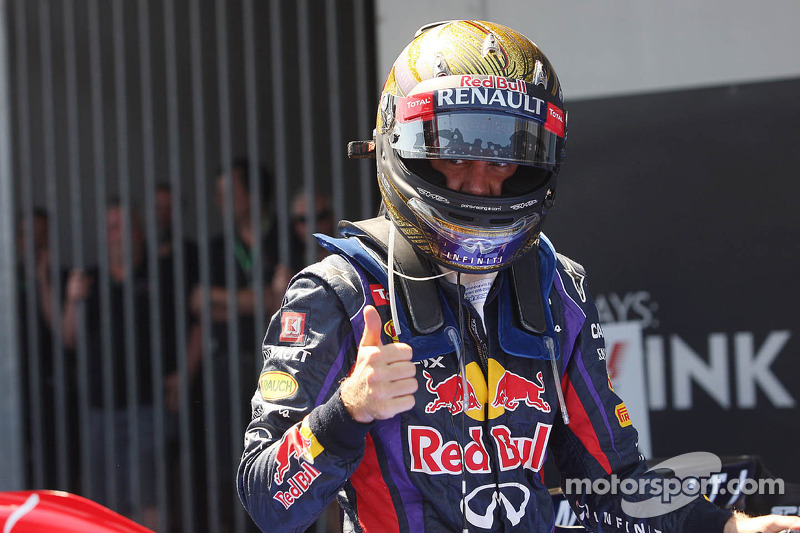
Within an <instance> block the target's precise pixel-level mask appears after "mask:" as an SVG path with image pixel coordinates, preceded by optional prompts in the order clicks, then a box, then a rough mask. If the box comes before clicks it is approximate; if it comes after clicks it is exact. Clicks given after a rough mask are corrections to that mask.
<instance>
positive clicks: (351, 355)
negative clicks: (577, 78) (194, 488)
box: [238, 232, 730, 533]
mask: <svg viewBox="0 0 800 533" xmlns="http://www.w3.org/2000/svg"><path fill="white" fill-rule="evenodd" d="M349 237H350V238H345V239H331V238H321V237H318V238H319V239H320V240H321V244H322V245H323V246H325V247H326V248H328V249H329V250H331V251H333V252H335V253H334V254H333V255H331V256H329V257H327V258H326V259H325V260H323V261H321V262H320V263H317V264H315V265H312V266H310V267H308V268H306V269H305V270H304V271H302V272H301V273H300V274H298V275H297V276H296V277H295V278H294V279H293V280H292V282H291V284H290V286H289V288H288V290H287V292H286V296H285V298H284V302H283V305H282V307H281V309H280V310H279V312H278V313H276V315H275V316H274V317H273V319H272V321H271V323H270V325H269V328H268V329H267V333H266V337H265V339H264V344H263V355H264V366H263V370H262V373H261V375H260V377H259V387H258V390H257V391H256V393H255V395H254V396H253V399H252V409H253V413H252V416H253V419H252V422H251V423H250V425H249V426H248V428H247V432H246V434H245V449H244V454H243V456H242V460H241V463H240V466H239V471H238V489H239V495H240V498H241V500H242V502H243V503H244V506H245V507H246V509H247V511H248V512H249V513H250V516H251V517H252V518H253V520H254V521H255V522H256V523H257V524H258V525H259V527H261V528H262V529H263V530H264V531H304V530H305V528H307V527H308V526H309V525H310V524H312V523H313V521H314V520H315V519H316V518H317V516H318V515H319V514H320V513H321V512H322V511H323V510H324V509H325V508H326V507H327V505H328V504H329V503H330V502H331V501H332V500H333V498H338V501H339V504H340V505H341V507H342V509H343V511H344V530H345V531H367V532H381V533H383V532H394V531H398V532H399V531H403V532H412V533H417V532H439V531H461V530H464V529H468V530H469V531H512V530H513V531H524V532H548V533H549V532H552V531H553V528H554V512H553V505H552V498H551V495H550V493H549V492H548V490H547V488H546V486H545V485H544V482H543V479H542V475H541V473H540V469H541V468H542V465H543V463H544V461H545V458H546V454H547V452H548V451H551V452H552V453H553V457H554V459H555V462H556V465H557V466H558V468H559V470H560V472H561V474H562V479H567V478H579V479H588V480H596V479H600V478H606V479H608V478H610V477H611V476H612V474H613V475H615V476H617V477H618V478H629V477H632V478H635V479H639V478H642V477H646V476H652V475H654V474H650V473H647V472H646V470H647V465H646V464H645V462H644V459H643V458H642V457H641V456H640V455H639V453H638V450H637V433H636V430H635V429H634V428H633V427H632V425H631V422H630V419H629V417H628V416H627V410H626V409H625V405H624V403H623V402H622V400H621V399H620V398H619V397H618V396H617V395H616V394H615V393H614V391H613V389H612V388H611V382H610V380H609V378H608V374H607V371H606V366H605V360H604V358H603V357H601V354H602V350H603V348H604V341H603V338H602V329H601V328H600V325H599V320H598V316H597V310H596V308H595V305H594V303H593V300H592V298H591V295H590V293H589V291H588V288H587V286H586V281H585V274H584V273H583V269H582V267H581V266H580V265H578V264H577V263H574V262H572V261H570V260H569V259H566V258H564V257H562V256H557V255H556V254H555V252H554V250H553V248H552V245H551V244H550V243H549V241H547V239H546V238H545V237H544V236H542V238H541V239H540V240H541V242H540V246H539V247H538V271H539V272H538V275H539V276H538V277H539V280H538V283H539V284H538V285H537V289H538V288H541V290H540V291H539V297H540V299H541V300H542V302H543V305H542V306H541V307H542V308H543V309H544V317H545V322H546V324H545V325H544V326H545V327H543V330H544V331H543V333H541V334H534V333H531V332H530V331H528V330H527V329H525V328H523V327H522V325H521V324H520V320H519V317H518V314H517V313H516V311H515V307H514V303H513V302H514V301H515V295H514V291H515V287H514V286H513V285H514V281H513V276H512V275H510V274H509V272H508V270H503V271H500V272H499V273H498V275H497V277H496V278H495V280H494V282H493V285H492V288H491V290H490V291H489V294H488V295H487V298H486V302H485V305H484V320H481V319H480V317H479V315H478V314H477V312H476V311H475V309H474V308H473V307H472V306H471V305H470V303H469V302H468V301H467V300H466V299H465V298H464V294H463V288H462V290H461V291H459V290H458V289H457V286H456V285H455V284H450V283H447V282H443V281H437V282H434V283H435V286H436V287H437V292H438V298H439V302H430V305H440V306H441V308H442V312H443V317H444V322H445V325H444V326H443V327H440V328H439V329H438V330H437V331H433V332H429V333H426V334H419V333H418V332H416V331H414V328H412V327H411V326H410V322H411V321H410V318H411V315H412V314H413V310H412V309H409V308H408V301H407V300H406V299H404V298H403V295H402V294H400V292H399V291H398V293H397V294H398V296H397V297H398V298H399V299H400V301H402V302H403V305H399V306H398V314H399V321H400V325H401V327H400V330H401V332H400V334H399V336H398V335H397V334H396V329H395V328H394V327H393V323H392V321H391V320H390V312H389V307H390V306H389V305H388V304H389V297H388V294H387V291H386V286H387V274H386V267H385V264H386V258H385V257H381V251H380V250H378V247H376V246H373V245H371V244H369V242H368V239H366V238H365V237H364V236H363V235H358V234H357V232H351V234H350V235H349ZM531 254H534V256H533V257H536V255H537V251H536V249H534V251H532V252H531ZM542 294H544V295H545V296H544V297H542V296H541V295H542ZM365 305H374V306H376V308H377V310H378V312H379V314H380V315H381V319H382V322H383V323H384V328H383V330H384V331H383V332H382V340H383V342H384V343H388V342H396V341H399V342H405V343H407V344H409V345H411V347H412V349H413V353H414V361H415V363H416V364H417V374H416V377H417V380H418V382H419V388H418V390H417V392H416V393H415V400H416V403H415V406H414V408H413V409H411V410H410V411H407V412H404V413H401V414H399V415H396V416H395V417H393V418H391V419H389V420H381V421H375V422H373V423H369V424H361V423H359V422H356V421H354V420H353V419H352V417H350V415H349V414H348V412H347V410H346V409H345V408H344V406H343V404H342V401H341V399H340V397H339V388H338V385H339V383H340V381H342V380H343V379H344V378H345V377H347V375H348V372H349V371H350V369H351V367H352V366H353V365H354V364H355V361H356V355H357V351H358V345H359V341H360V339H361V336H362V332H363V330H364V320H363V316H362V312H361V311H362V309H363V307H364V306H365ZM459 308H460V309H459ZM458 316H462V317H463V321H462V324H463V328H460V327H459V326H458V322H457V319H456V317H458ZM453 331H457V332H458V335H456V336H453V334H452V333H453ZM454 339H455V340H454ZM460 358H463V360H460ZM558 389H561V391H559V390H558ZM560 392H563V394H560ZM560 398H563V404H562V402H561V400H560ZM565 420H568V421H569V423H568V424H565ZM642 499H646V496H643V497H642ZM568 500H569V501H570V505H571V506H572V507H573V509H574V510H575V512H576V514H577V515H578V517H579V519H580V520H581V523H582V524H583V525H584V526H586V527H587V528H588V529H590V530H591V531H603V532H606V531H625V532H633V531H642V532H648V533H652V532H658V531H661V532H677V531H680V532H702V533H708V532H722V530H723V525H724V523H725V521H726V520H727V519H728V518H729V516H730V512H728V511H723V510H720V509H718V508H717V507H715V506H714V505H713V504H711V503H710V502H708V501H706V500H703V499H702V498H697V499H695V500H693V501H692V502H691V503H689V504H688V505H685V506H684V507H682V508H680V509H679V510H677V511H673V512H671V513H668V514H665V515H662V516H657V517H654V518H648V519H634V518H632V517H630V516H628V515H626V514H625V513H624V512H623V511H622V509H621V496H615V495H596V494H579V495H569V496H568ZM462 509H463V511H462Z"/></svg>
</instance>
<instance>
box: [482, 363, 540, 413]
mask: <svg viewBox="0 0 800 533" xmlns="http://www.w3.org/2000/svg"><path fill="white" fill-rule="evenodd" d="M542 378H543V376H542V373H541V372H539V373H538V374H536V380H537V381H538V383H534V382H533V381H530V380H528V379H525V378H523V377H522V376H520V375H519V374H515V373H514V372H511V371H509V370H506V371H505V372H504V373H503V375H502V376H500V379H498V380H497V388H496V389H495V394H494V399H493V400H492V404H491V405H492V407H495V408H497V407H503V408H505V409H508V410H509V411H514V410H516V409H517V407H519V405H520V403H524V404H525V405H527V406H528V407H533V408H534V409H538V410H539V411H541V412H543V413H549V412H550V404H549V403H547V402H546V401H545V400H544V399H543V398H542V394H544V381H543V379H542Z"/></svg>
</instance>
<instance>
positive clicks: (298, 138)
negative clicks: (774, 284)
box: [0, 0, 377, 531]
mask: <svg viewBox="0 0 800 533" xmlns="http://www.w3.org/2000/svg"><path fill="white" fill-rule="evenodd" d="M0 8H2V9H0V19H2V21H0V22H2V24H0V28H5V30H6V31H5V37H6V39H7V42H5V43H0V56H3V57H0V67H3V66H4V65H7V68H5V72H4V69H2V68H0V104H2V103H3V100H4V99H5V100H6V101H7V102H8V105H9V107H10V110H11V113H10V114H9V115H8V116H7V117H6V118H5V119H3V120H4V122H3V124H5V126H7V127H6V128H3V127H0V143H2V144H3V146H0V154H6V153H9V154H10V155H9V158H10V161H9V160H8V159H9V158H6V157H4V160H3V161H2V162H0V163H2V165H1V166H0V190H1V191H2V192H3V195H0V203H2V206H1V207H2V208H3V209H4V212H5V215H4V217H5V218H4V219H3V223H2V224H0V232H2V233H0V246H2V250H0V255H2V257H3V258H4V259H3V261H2V262H0V274H2V277H1V278H0V282H2V284H3V286H2V287H0V294H5V293H8V294H9V297H8V298H4V299H3V301H4V302H6V305H5V307H3V308H2V309H0V316H2V317H3V320H2V324H3V329H2V330H0V334H2V335H3V337H2V338H3V339H5V338H6V337H8V339H10V340H9V341H8V342H7V343H6V345H5V346H6V347H7V349H9V350H10V352H11V353H10V354H9V357H8V358H7V361H6V362H5V363H4V366H3V370H4V371H8V373H9V375H10V376H11V377H9V378H8V379H9V382H10V383H11V384H12V385H14V386H19V389H20V390H19V392H18V393H15V391H14V388H13V387H9V389H8V390H7V391H6V392H5V393H4V395H3V396H2V397H0V402H2V405H0V410H2V412H7V410H8V411H11V412H13V413H16V416H17V418H15V419H14V420H16V421H17V422H18V423H19V424H20V425H21V426H22V429H21V430H20V431H21V432H22V438H21V439H16V440H15V439H12V440H11V441H10V442H17V443H19V444H21V453H19V454H18V455H21V457H20V458H21V460H22V463H21V464H22V468H21V472H20V474H19V476H20V477H21V481H20V482H17V481H11V482H9V481H8V480H6V481H3V483H4V484H5V486H6V487H8V486H9V484H10V485H14V488H36V489H39V488H42V489H45V488H46V489H61V490H67V491H71V492H75V493H78V494H81V495H84V496H87V497H89V498H92V499H94V500H98V501H100V502H102V503H104V504H106V505H108V506H109V507H111V508H112V509H115V510H118V511H120V512H122V513H124V514H127V515H129V516H131V517H132V518H134V519H136V520H137V521H140V522H143V523H146V524H148V525H150V526H151V527H153V528H154V529H157V530H159V531H247V530H249V529H250V528H251V527H252V526H251V525H250V521H249V519H248V518H247V516H246V515H245V514H244V512H243V511H242V509H241V506H240V505H239V503H238V498H237V496H236V492H235V484H234V476H235V470H234V469H235V466H236V464H237V463H238V456H239V454H240V453H241V448H242V438H243V434H244V426H245V424H246V423H247V421H248V419H249V404H248V403H247V397H248V396H250V395H252V392H253V391H254V390H255V385H256V381H257V376H258V371H259V368H260V364H261V354H260V349H259V346H260V343H261V337H262V336H263V333H264V331H265V328H266V324H267V323H268V321H269V317H270V316H271V314H272V313H273V312H274V311H275V309H276V307H277V306H278V305H279V304H280V298H281V296H282V294H281V292H280V285H281V280H283V283H285V279H286V276H287V275H289V274H290V273H291V272H292V271H296V270H297V269H298V268H300V267H301V266H302V264H308V263H309V262H312V261H314V260H315V259H316V257H317V253H318V250H317V248H315V246H314V245H313V241H311V240H310V239H309V238H308V237H309V236H310V234H311V233H313V232H314V231H316V230H317V229H321V230H326V229H327V227H328V226H327V224H328V223H329V222H330V219H333V220H338V219H341V218H351V219H354V218H362V217H369V216H373V214H374V212H375V210H376V207H377V195H376V191H375V187H374V186H373V182H374V164H373V165H370V164H369V163H368V162H362V161H356V162H352V161H348V160H346V158H345V157H344V154H345V145H346V142H347V141H348V140H351V139H355V138H366V137H368V136H369V135H370V134H371V131H372V127H373V126H372V119H373V116H374V115H373V113H374V109H375V105H376V102H377V88H376V87H375V83H374V80H375V72H374V63H375V57H374V56H375V54H374V41H375V40H374V36H373V34H372V31H373V18H374V15H373V6H372V3H371V2H370V1H369V0H340V1H334V0H326V1H323V0H318V1H312V0H298V1H296V2H281V1H279V0H270V1H254V0H235V1H233V0H136V1H127V0H59V1H56V0H2V1H0ZM3 35H4V33H3V32H1V31H0V40H2V39H3ZM4 87H5V88H6V89H7V90H6V91H4V90H3V88H4ZM5 95H7V96H8V97H7V98H5ZM0 111H2V108H0ZM3 124H0V126H3ZM4 131H7V133H5V134H3V132H4ZM6 193H7V194H6ZM303 208H305V209H303ZM14 223H16V228H15V229H16V232H17V235H16V240H15V239H14V238H13V235H12V232H13V230H12V229H11V228H12V226H14ZM328 231H330V230H328ZM304 237H305V239H304ZM15 257H16V261H14V259H13V258H15ZM16 323H18V324H16ZM17 326H18V334H17V335H18V339H19V341H18V342H19V349H16V347H15V342H14V337H15V334H14V333H15V332H14V331H11V330H9V328H13V327H17ZM15 355H16V357H15ZM15 374H16V376H17V378H18V379H16V380H15V379H14V375H15ZM12 422H13V420H12ZM10 429H11V430H12V431H17V430H15V429H14V425H13V423H11V422H10ZM5 447H6V448H9V450H10V451H11V452H13V453H15V454H17V452H18V450H17V448H14V446H13V444H11V445H5ZM9 450H6V451H9ZM15 475H16V474H14V473H10V474H9V476H15ZM326 527H327V526H326V525H325V523H324V520H323V521H321V522H320V523H319V525H318V527H316V530H317V531H326ZM331 527H333V526H331Z"/></svg>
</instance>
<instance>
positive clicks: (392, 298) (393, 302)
mask: <svg viewBox="0 0 800 533" xmlns="http://www.w3.org/2000/svg"><path fill="white" fill-rule="evenodd" d="M396 234H397V229H396V228H395V227H394V224H389V242H388V250H387V255H388V264H387V265H386V270H387V272H388V274H389V283H388V287H387V289H388V291H389V310H390V311H391V314H392V324H394V333H395V336H397V337H399V336H400V320H399V319H398V318H397V296H396V294H395V292H394V277H395V275H397V276H400V277H401V278H405V279H408V280H411V281H430V280H433V279H436V278H443V277H444V276H447V275H448V274H449V272H443V273H442V274H438V275H436V276H427V277H421V278H418V277H414V276H408V275H406V274H403V273H402V272H397V271H396V270H395V269H394V239H395V235H396Z"/></svg>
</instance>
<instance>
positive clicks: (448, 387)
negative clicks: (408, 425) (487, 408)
mask: <svg viewBox="0 0 800 533" xmlns="http://www.w3.org/2000/svg"><path fill="white" fill-rule="evenodd" d="M422 375H423V376H425V389H427V391H428V392H430V393H431V394H433V395H434V396H435V398H434V400H433V401H431V402H429V403H428V405H426V406H425V412H426V413H435V412H436V411H438V410H439V409H447V410H448V411H450V414H452V415H457V414H459V413H463V412H464V411H465V410H467V411H472V410H476V409H477V410H481V409H483V402H481V401H480V400H479V399H478V395H477V394H476V393H475V389H474V388H473V386H472V383H470V382H469V381H467V380H465V379H464V378H462V377H461V376H459V375H458V374H453V375H452V376H450V377H449V378H447V379H444V380H442V381H440V382H439V383H437V384H434V382H433V378H432V377H431V375H430V374H429V373H428V371H427V370H423V371H422ZM465 383H466V388H467V402H468V404H467V406H466V409H465V406H464V386H465Z"/></svg>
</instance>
